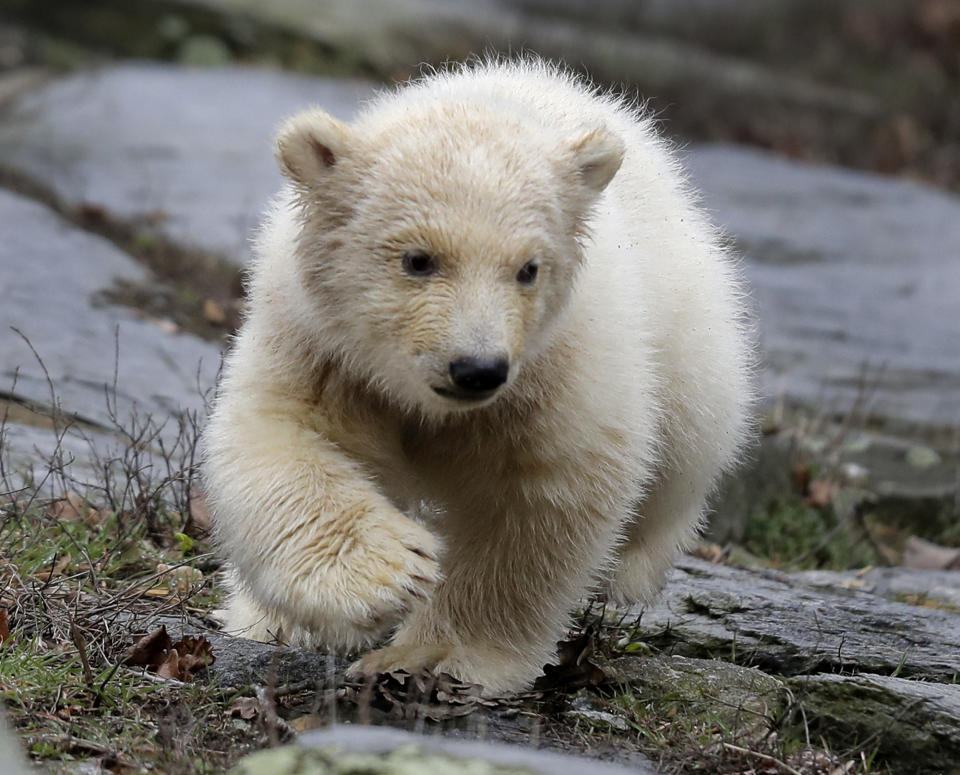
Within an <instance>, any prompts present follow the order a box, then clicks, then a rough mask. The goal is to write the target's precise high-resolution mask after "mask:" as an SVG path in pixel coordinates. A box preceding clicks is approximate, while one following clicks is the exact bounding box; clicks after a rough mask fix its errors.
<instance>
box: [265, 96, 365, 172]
mask: <svg viewBox="0 0 960 775" xmlns="http://www.w3.org/2000/svg"><path fill="white" fill-rule="evenodd" d="M349 145H350V127H348V126H347V125H346V124H344V123H343V122H342V121H337V119H335V118H333V116H331V115H329V114H327V113H324V112H323V111H322V110H317V109H315V108H314V109H312V110H306V111H304V112H302V113H298V114H297V115H295V116H294V117H293V118H290V119H288V120H287V121H286V123H285V124H284V125H283V126H282V127H281V128H280V132H279V133H278V134H277V145H276V151H275V153H276V157H277V162H278V163H279V164H280V171H281V172H283V174H284V175H286V176H287V177H288V178H290V180H292V181H293V182H294V183H298V184H300V185H303V186H311V185H316V184H317V183H319V182H321V181H322V180H323V178H324V177H325V176H326V175H327V174H328V173H329V172H330V171H331V170H332V169H333V168H334V167H336V166H337V164H338V163H339V162H340V161H341V158H342V157H343V155H344V154H345V153H346V152H347V150H348V147H349Z"/></svg>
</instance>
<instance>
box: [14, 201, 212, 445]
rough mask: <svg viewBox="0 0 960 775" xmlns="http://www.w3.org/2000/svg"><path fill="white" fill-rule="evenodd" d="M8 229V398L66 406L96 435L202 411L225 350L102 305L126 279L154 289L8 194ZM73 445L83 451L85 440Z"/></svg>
mask: <svg viewBox="0 0 960 775" xmlns="http://www.w3.org/2000/svg"><path fill="white" fill-rule="evenodd" d="M0 230H2V232H3V234H4V239H3V240H0V274H2V276H3V278H4V281H3V284H4V287H3V303H2V304H0V393H2V394H4V395H8V396H13V397H14V398H15V399H18V400H22V401H27V402H30V403H33V404H36V405H39V406H41V407H46V408H48V409H49V408H52V407H54V406H58V407H59V409H60V411H62V412H63V413H65V414H68V415H76V416H78V417H79V418H80V419H82V420H83V421H85V424H86V425H87V426H88V428H89V429H92V430H98V429H99V430H114V429H115V428H116V425H117V423H118V422H119V423H121V424H124V423H126V422H127V421H129V420H130V419H131V418H132V417H133V416H135V415H136V416H139V417H140V418H141V419H142V420H144V419H146V416H147V415H153V416H155V417H156V418H157V419H158V421H165V420H168V418H170V416H171V415H179V414H182V413H184V412H191V411H192V412H202V411H203V407H204V400H203V396H202V393H203V392H205V391H208V390H209V389H210V388H211V387H212V386H213V384H214V379H215V376H216V373H217V369H218V368H219V364H220V351H219V348H218V347H217V346H216V345H214V344H212V343H210V342H206V341H204V340H201V339H199V338H197V337H194V336H192V335H188V334H177V333H171V332H169V331H168V330H166V329H164V328H163V327H162V326H160V325H158V324H157V323H155V322H151V321H149V320H144V319H140V318H139V317H138V316H137V314H136V313H135V311H134V310H131V309H128V308H125V307H116V306H109V305H104V306H101V305H100V304H99V302H98V301H97V299H98V294H99V293H100V292H102V291H103V290H104V289H106V288H109V287H111V286H112V285H113V283H114V282H115V281H116V280H118V279H122V280H128V281H130V282H143V281H144V280H147V279H148V278H149V275H148V274H147V272H146V271H145V270H144V269H143V268H142V267H141V266H139V265H138V264H137V263H136V262H135V261H134V260H133V259H131V258H130V257H129V256H127V255H125V254H123V253H121V252H120V251H118V250H117V249H116V248H115V247H114V246H113V245H112V244H111V243H109V242H107V241H106V240H104V239H101V238H99V237H95V236H92V235H90V234H88V233H86V232H84V231H81V230H80V229H78V228H76V227H74V226H72V225H70V224H69V223H67V222H66V221H64V220H63V219H62V218H60V217H59V216H58V215H56V214H55V213H54V212H52V211H51V210H49V209H48V208H46V207H44V206H42V205H39V204H37V203H35V202H32V201H29V200H26V199H23V198H21V197H19V196H17V195H14V194H11V193H9V192H5V191H0ZM175 425H176V422H175V421H173V422H171V423H168V430H169V431H171V432H172V431H174V430H175V428H174V426H175ZM14 435H15V436H17V437H23V436H30V437H31V438H30V439H27V440H25V441H24V443H25V444H32V443H34V442H35V440H39V439H40V435H39V434H36V433H27V432H26V431H17V432H16V433H15V434H14ZM70 445H71V446H70V448H71V450H72V451H80V450H81V446H82V440H80V439H72V440H71V441H70Z"/></svg>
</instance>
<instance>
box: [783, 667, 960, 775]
mask: <svg viewBox="0 0 960 775" xmlns="http://www.w3.org/2000/svg"><path fill="white" fill-rule="evenodd" d="M791 686H792V687H793V689H794V691H795V692H796V694H797V696H798V700H799V702H800V703H801V704H802V705H803V707H804V710H805V712H806V713H807V714H808V715H809V718H810V719H811V720H812V723H811V725H810V731H811V733H813V734H817V733H820V732H822V731H824V730H826V731H827V733H828V734H829V735H830V739H831V741H832V743H833V745H835V746H843V745H846V746H855V745H863V744H864V742H867V741H869V743H870V744H871V745H873V746H875V747H876V749H877V752H878V754H879V755H880V756H882V757H883V758H884V759H885V760H886V761H887V762H888V763H889V764H892V765H894V766H896V767H898V768H899V769H900V770H901V771H903V772H916V773H925V772H929V773H949V775H956V773H958V772H960V686H958V685H957V684H942V683H941V684H929V683H923V682H921V681H907V680H905V679H903V678H894V677H891V676H885V675H871V674H869V673H861V674H860V675H856V676H846V675H813V676H805V677H804V678H802V679H797V680H794V681H791Z"/></svg>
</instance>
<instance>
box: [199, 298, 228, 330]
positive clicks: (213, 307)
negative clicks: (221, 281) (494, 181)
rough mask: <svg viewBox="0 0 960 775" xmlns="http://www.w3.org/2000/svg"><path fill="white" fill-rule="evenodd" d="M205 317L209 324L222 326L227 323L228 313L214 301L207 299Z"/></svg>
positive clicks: (204, 310) (204, 306)
mask: <svg viewBox="0 0 960 775" xmlns="http://www.w3.org/2000/svg"><path fill="white" fill-rule="evenodd" d="M203 317H204V318H205V319H206V321H207V322H208V323H212V324H213V325H215V326H222V325H223V324H224V323H226V322H227V313H226V312H224V311H223V307H221V306H220V304H218V303H217V302H216V301H214V300H213V299H207V300H206V301H204V302H203Z"/></svg>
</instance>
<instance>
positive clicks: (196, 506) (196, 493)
mask: <svg viewBox="0 0 960 775" xmlns="http://www.w3.org/2000/svg"><path fill="white" fill-rule="evenodd" d="M212 529H213V517H212V516H211V514H210V509H209V508H208V506H207V498H206V496H205V495H204V494H203V492H201V491H200V490H197V489H196V488H194V489H192V490H191V491H190V524H189V525H188V526H187V530H186V533H187V535H188V536H190V537H191V538H206V537H207V536H208V535H210V531H211V530H212Z"/></svg>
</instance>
